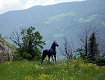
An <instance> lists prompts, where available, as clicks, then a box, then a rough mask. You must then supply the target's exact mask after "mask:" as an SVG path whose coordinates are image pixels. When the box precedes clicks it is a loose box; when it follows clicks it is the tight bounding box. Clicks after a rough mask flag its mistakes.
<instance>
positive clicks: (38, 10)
mask: <svg viewBox="0 0 105 80" xmlns="http://www.w3.org/2000/svg"><path fill="white" fill-rule="evenodd" d="M104 2H105V1H104V0H101V1H100V0H87V1H83V2H66V3H59V4H54V5H48V6H37V7H36V6H34V7H31V8H29V9H25V10H19V11H12V12H7V13H4V14H2V15H0V26H1V29H0V32H1V33H2V34H3V35H10V34H12V33H11V32H14V31H15V30H19V28H20V27H30V26H35V28H36V30H38V31H40V33H41V34H42V35H43V37H44V39H45V40H46V41H47V44H51V42H52V41H53V40H57V41H58V42H59V44H61V39H62V38H63V37H64V36H65V37H68V38H69V39H71V38H72V39H73V41H74V43H75V46H78V45H79V44H78V40H79V39H78V38H79V37H78V36H79V34H80V33H81V31H82V29H83V28H84V27H85V26H90V25H93V26H97V27H98V28H99V26H100V28H101V30H102V31H104V30H105V29H104V27H105V16H104V14H105V5H104ZM6 28H7V29H6ZM5 29H6V31H5ZM103 34H105V33H103Z"/></svg>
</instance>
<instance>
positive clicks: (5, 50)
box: [0, 40, 13, 62]
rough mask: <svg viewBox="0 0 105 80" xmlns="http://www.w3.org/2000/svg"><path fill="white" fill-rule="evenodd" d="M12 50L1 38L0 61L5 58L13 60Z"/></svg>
mask: <svg viewBox="0 0 105 80" xmlns="http://www.w3.org/2000/svg"><path fill="white" fill-rule="evenodd" d="M12 59H13V56H12V50H11V48H10V47H9V46H8V45H7V44H6V42H5V41H1V40H0V62H3V61H5V60H12Z"/></svg>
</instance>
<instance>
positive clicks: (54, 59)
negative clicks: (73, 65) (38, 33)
mask: <svg viewBox="0 0 105 80" xmlns="http://www.w3.org/2000/svg"><path fill="white" fill-rule="evenodd" d="M54 60H55V62H56V54H55V55H54Z"/></svg>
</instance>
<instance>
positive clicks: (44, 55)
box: [41, 50, 46, 63]
mask: <svg viewBox="0 0 105 80" xmlns="http://www.w3.org/2000/svg"><path fill="white" fill-rule="evenodd" d="M45 57H46V50H44V51H43V53H42V60H41V63H43V60H44V58H45Z"/></svg>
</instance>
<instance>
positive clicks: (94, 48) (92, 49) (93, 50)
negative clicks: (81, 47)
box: [87, 32, 99, 60]
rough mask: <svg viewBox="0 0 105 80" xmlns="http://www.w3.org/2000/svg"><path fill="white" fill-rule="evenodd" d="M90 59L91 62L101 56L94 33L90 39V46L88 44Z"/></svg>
mask: <svg viewBox="0 0 105 80" xmlns="http://www.w3.org/2000/svg"><path fill="white" fill-rule="evenodd" d="M88 51H89V53H88V55H87V56H88V58H89V59H91V60H94V59H95V57H96V56H98V55H99V50H98V44H97V41H96V35H95V33H94V32H93V33H92V34H91V36H90V38H89V44H88Z"/></svg>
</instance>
